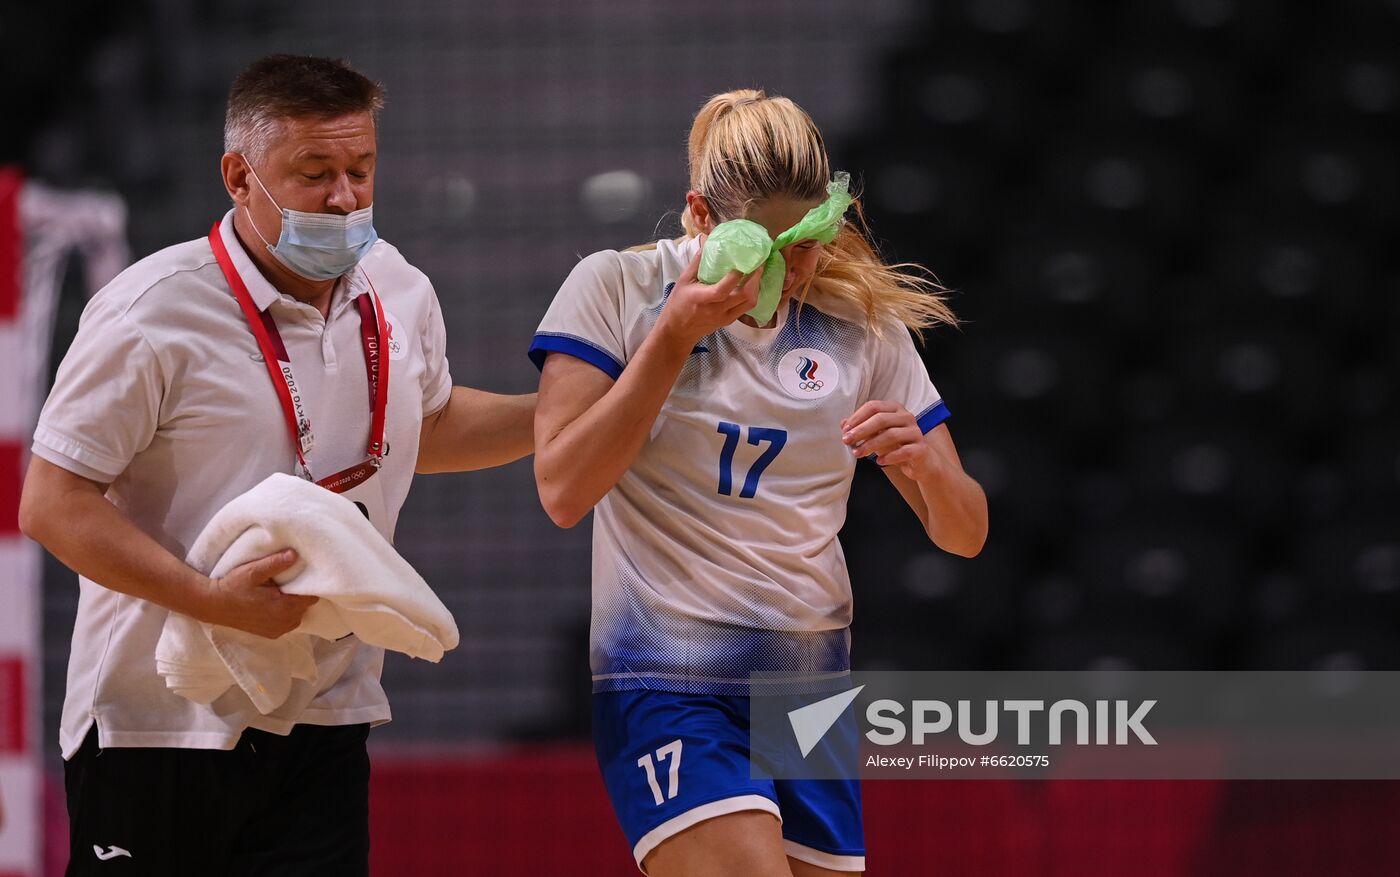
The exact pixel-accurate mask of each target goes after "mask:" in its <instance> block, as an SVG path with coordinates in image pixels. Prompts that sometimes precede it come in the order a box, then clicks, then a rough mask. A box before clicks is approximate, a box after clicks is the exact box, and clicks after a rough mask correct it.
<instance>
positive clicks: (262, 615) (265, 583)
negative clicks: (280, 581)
mask: <svg viewBox="0 0 1400 877" xmlns="http://www.w3.org/2000/svg"><path fill="white" fill-rule="evenodd" d="M296 562H297V553H296V552H295V551H293V550H291V549H290V548H288V549H286V550H284V551H279V552H277V553H276V554H269V555H267V556H266V557H260V558H258V559H257V560H250V561H248V562H247V563H245V564H243V565H241V566H236V567H234V568H233V569H231V570H229V572H228V574H227V575H225V576H222V577H220V578H217V579H210V580H209V591H208V593H207V599H206V601H205V610H204V611H203V612H202V613H200V616H199V620H200V621H204V622H207V623H209V624H221V625H223V626H224V627H233V628H237V629H238V630H245V631H247V632H248V633H255V634H257V635H258V636H264V637H267V638H268V639H276V638H277V637H279V636H281V635H282V634H284V633H288V632H290V631H293V630H296V628H297V625H299V624H301V617H302V616H303V615H305V614H306V610H307V609H309V608H311V604H313V603H315V602H316V601H317V600H318V599H320V598H319V597H305V596H301V595H298V594H284V593H282V589H281V588H279V587H278V586H277V583H276V582H274V581H273V580H272V578H273V576H275V575H277V574H278V573H280V572H282V571H284V570H286V569H288V568H290V567H291V565H292V564H294V563H296Z"/></svg>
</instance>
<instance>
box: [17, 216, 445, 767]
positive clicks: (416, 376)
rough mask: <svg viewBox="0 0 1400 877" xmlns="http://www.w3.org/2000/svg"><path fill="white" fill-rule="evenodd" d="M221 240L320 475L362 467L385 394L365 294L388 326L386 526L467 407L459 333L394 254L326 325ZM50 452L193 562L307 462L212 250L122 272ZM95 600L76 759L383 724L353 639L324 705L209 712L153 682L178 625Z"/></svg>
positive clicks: (90, 315) (226, 704)
mask: <svg viewBox="0 0 1400 877" xmlns="http://www.w3.org/2000/svg"><path fill="white" fill-rule="evenodd" d="M221 233H222V235H223V241H224V244H225V246H226V247H227V248H228V251H229V255H230V256H231V258H232V260H233V262H234V264H235V265H236V266H237V268H238V271H239V274H241V275H242V277H243V281H244V283H246V284H247V286H248V292H249V294H250V295H251V296H252V299H253V302H254V303H255V304H256V305H257V306H258V308H260V309H263V310H266V309H268V308H271V313H272V316H273V318H274V319H275V320H276V323H277V327H278V330H279V331H280V333H281V335H282V339H283V342H284V343H285V344H286V347H287V351H288V353H289V354H290V356H291V360H292V364H293V366H294V368H295V369H296V379H297V382H298V384H299V385H300V388H301V390H302V393H303V398H304V399H305V400H306V406H307V414H308V415H309V417H310V419H311V423H312V424H313V426H314V429H315V435H316V444H315V447H314V448H313V450H312V452H311V454H310V455H309V457H308V462H309V464H310V465H311V467H312V470H313V472H315V473H316V474H317V476H318V477H322V476H324V475H329V474H331V473H334V472H338V471H340V470H341V469H344V468H346V467H349V466H353V465H355V464H357V463H360V462H363V461H364V460H365V445H366V442H367V440H368V436H369V420H370V412H369V388H368V379H367V377H366V375H365V366H364V354H363V351H362V343H361V336H360V318H359V313H358V311H357V309H356V308H355V307H354V299H355V297H356V296H358V295H359V294H360V293H361V292H363V291H364V290H365V288H366V287H365V279H364V278H365V277H366V276H367V277H368V278H369V282H370V283H373V285H374V288H375V290H376V291H377V292H378V294H379V297H380V300H381V301H382V302H383V304H384V309H385V311H386V314H385V316H386V318H387V320H388V323H389V328H390V338H389V339H387V340H386V341H385V347H386V348H387V349H388V353H389V403H388V414H387V418H386V420H387V424H386V430H385V436H386V440H387V441H388V444H389V453H388V455H387V456H386V457H385V458H384V465H383V468H382V469H381V470H380V472H379V474H378V475H377V476H376V478H377V479H382V487H383V491H384V498H385V505H386V506H387V510H388V515H389V519H390V521H394V520H396V519H397V517H398V513H399V509H400V508H401V507H402V505H403V501H404V498H405V497H406V496H407V495H408V488H409V482H410V481H411V479H412V477H413V469H414V464H415V462H416V460H417V456H418V437H419V432H420V429H421V426H422V421H423V416H424V415H426V414H429V413H431V412H434V411H436V410H438V409H439V408H441V407H442V406H443V405H445V404H446V403H447V398H448V396H449V395H450V393H451V391H452V379H451V376H450V375H449V373H448V365H447V358H446V355H445V346H446V332H445V329H444V327H443V320H442V313H441V310H440V308H439V306H438V301H437V296H436V294H435V293H434V292H433V287H432V285H431V284H430V283H429V282H428V279H427V277H425V276H424V275H423V273H422V272H420V271H418V270H417V269H416V268H414V267H412V266H411V265H409V264H408V262H406V261H405V260H404V258H403V256H401V255H400V254H399V251H398V250H396V249H395V248H394V247H393V246H391V245H389V244H388V243H385V242H383V241H380V242H379V243H377V244H376V245H375V246H374V248H373V249H372V250H371V251H370V253H369V254H368V255H367V256H366V257H365V259H364V260H363V262H362V263H361V267H362V268H363V273H361V272H359V271H356V272H352V273H351V274H350V275H348V276H347V277H345V278H342V280H341V281H340V282H339V283H338V285H337V286H336V289H335V292H334V294H333V295H332V298H331V303H330V314H329V317H328V318H323V317H322V316H321V314H320V312H319V311H317V310H316V308H314V307H312V306H311V305H307V304H303V303H301V302H298V301H297V300H295V299H294V298H292V297H291V296H288V295H284V294H281V293H279V292H278V291H277V290H276V289H274V288H273V287H272V286H271V285H270V284H269V283H268V282H267V280H266V279H264V278H263V276H262V274H261V273H259V271H258V270H257V268H256V267H255V266H254V265H253V262H252V260H251V259H249V257H248V254H247V253H246V252H245V251H244V249H243V247H242V246H241V245H240V244H239V242H238V238H237V236H236V235H235V234H234V232H233V213H232V211H230V212H229V214H228V215H226V216H225V217H224V220H223V223H222V225H221ZM34 453H35V454H37V455H38V456H40V457H43V458H44V459H45V460H48V461H49V462H51V463H54V464H56V465H58V466H62V467H63V468H65V469H67V470H69V471H71V472H75V473H77V474H79V475H82V476H84V477H86V478H91V479H94V480H97V481H101V482H110V483H111V487H110V489H109V490H108V491H107V498H108V499H109V500H110V501H111V502H112V503H113V504H114V505H116V506H117V508H119V509H121V510H122V512H124V513H125V514H126V515H127V517H129V518H130V519H131V520H132V521H133V522H135V524H136V526H138V527H140V528H141V529H142V530H144V531H145V532H147V533H149V534H150V535H151V536H152V537H154V538H155V539H156V541H158V542H159V543H160V544H161V545H163V546H165V547H166V548H168V549H169V550H170V551H171V552H172V553H174V554H175V555H176V556H178V557H181V558H183V557H184V556H185V554H186V552H187V550H188V549H189V547H190V545H191V544H192V543H193V542H194V540H195V537H196V536H198V535H199V532H200V531H201V530H202V529H203V527H204V525H205V524H206V523H207V522H208V521H209V519H210V518H212V517H213V516H214V513H215V512H217V511H218V510H219V509H220V508H222V507H223V506H224V505H225V504H226V503H227V502H229V501H230V500H231V499H233V498H234V497H236V496H238V495H239V494H241V493H243V492H244V491H246V490H248V489H250V488H252V487H253V486H254V485H256V484H258V483H259V482H260V481H262V480H263V479H264V478H266V477H267V476H268V475H270V474H272V473H273V472H288V473H290V472H292V471H293V467H294V464H295V454H294V451H293V448H292V440H291V437H290V436H289V434H288V430H287V425H286V421H285V420H284V415H283V412H282V408H281V405H280V403H279V401H278V398H277V395H276V392H275V390H274V388H273V385H272V381H271V379H270V378H269V377H268V374H267V369H266V366H264V364H263V362H262V357H261V354H260V353H259V351H258V344H257V341H256V339H255V338H254V337H253V334H252V333H251V332H250V331H249V328H248V324H247V322H246V320H245V319H244V316H243V313H242V311H240V310H239V307H238V303H237V301H236V300H235V299H234V297H233V293H232V292H231V291H230V289H229V286H228V283H227V281H226V280H225V279H224V276H223V273H222V271H221V270H220V268H219V265H218V262H217V261H216V259H215V258H214V253H213V250H212V248H211V247H210V245H209V241H208V239H207V238H204V237H201V238H199V239H197V240H193V241H189V242H187V243H183V244H178V245H176V246H173V247H169V248H167V249H165V250H162V251H160V252H158V253H156V254H154V255H152V256H149V257H147V258H145V259H142V260H141V261H140V262H137V263H136V264H135V265H133V266H131V267H130V268H128V269H127V270H126V271H124V272H122V273H121V275H119V276H118V277H117V278H116V279H115V280H113V281H112V282H111V283H110V284H108V285H107V286H106V287H105V288H103V289H102V290H101V291H100V292H98V293H97V295H95V296H94V297H93V298H92V300H91V301H90V302H89V303H88V306H87V308H86V309H85V310H84V311H83V316H82V321H81V323H80V325H79V329H78V334H77V337H76V338H74V340H73V345H72V347H71V348H69V350H68V354H67V355H66V356H65V357H64V359H63V364H62V365H61V366H60V368H59V370H58V376H57V378H56V380H55V382H54V387H53V390H52V392H51V393H50V394H49V398H48V401H47V402H46V403H45V404H44V408H43V411H42V412H41V414H40V415H39V425H38V429H37V430H36V432H35V435H34ZM79 587H80V589H81V592H80V596H79V600H78V617H77V622H76V625H75V627H74V631H73V647H72V653H71V655H70V657H69V663H68V689H67V696H66V698H65V700H64V704H63V721H62V725H61V730H60V735H59V736H60V742H61V744H62V748H63V756H64V758H68V757H71V756H72V754H73V753H74V752H76V751H77V749H78V747H79V746H80V745H81V744H82V741H83V738H84V736H85V735H86V734H87V732H88V729H89V728H90V727H91V725H92V724H93V722H96V723H97V728H98V735H99V736H98V740H99V743H100V745H102V746H103V747H109V746H118V747H124V746H160V747H177V748H191V749H232V748H233V746H234V745H235V744H236V743H237V741H238V738H239V735H240V734H242V732H243V730H244V729H245V728H247V727H254V728H260V729H262V730H265V731H271V732H273V733H279V734H285V733H287V732H288V731H290V730H291V727H292V725H293V724H296V723H303V724H313V725H342V724H355V723H360V722H375V723H380V722H386V721H388V720H389V703H388V700H387V699H386V698H385V696H384V690H383V689H382V688H381V687H380V684H379V676H380V670H381V668H382V666H383V661H384V654H383V651H382V650H381V649H377V648H372V647H369V646H366V645H364V644H362V643H360V642H359V641H358V640H356V639H355V638H354V637H350V638H347V639H344V640H339V641H336V642H325V643H323V644H321V646H320V647H319V648H318V650H317V664H318V669H319V682H318V684H317V686H316V687H315V689H313V688H312V686H310V685H308V684H307V683H305V682H302V681H297V682H296V683H295V684H296V685H297V686H299V687H298V688H294V689H293V693H292V696H291V697H289V698H288V700H287V702H286V703H285V704H284V705H283V706H282V708H281V709H278V710H277V711H276V712H274V713H273V714H271V715H268V716H263V715H260V714H259V713H258V711H257V710H256V709H254V707H253V705H252V703H251V702H249V701H248V699H247V697H246V696H245V695H243V694H242V692H239V691H232V692H229V693H228V694H226V695H224V696H223V697H221V698H219V699H218V700H216V701H214V702H213V703H212V704H210V705H208V706H202V705H199V704H195V703H192V702H190V701H188V700H185V699H184V698H181V697H179V696H178V695H176V694H174V693H172V692H170V691H169V690H168V689H167V688H166V687H165V683H164V682H163V681H162V680H161V678H160V676H159V675H157V673H156V666H155V649H156V641H157V640H158V639H159V638H160V632H161V629H162V627H163V626H164V624H165V618H166V615H167V614H168V613H167V610H166V609H164V608H163V607H161V606H157V605H155V604H152V603H148V602H146V601H144V600H138V599H136V598H134V597H129V596H126V595H124V594H120V593H118V592H116V591H112V590H109V589H107V588H104V587H102V586H101V585H100V584H97V583H95V582H92V581H89V580H88V579H86V578H82V577H80V578H79Z"/></svg>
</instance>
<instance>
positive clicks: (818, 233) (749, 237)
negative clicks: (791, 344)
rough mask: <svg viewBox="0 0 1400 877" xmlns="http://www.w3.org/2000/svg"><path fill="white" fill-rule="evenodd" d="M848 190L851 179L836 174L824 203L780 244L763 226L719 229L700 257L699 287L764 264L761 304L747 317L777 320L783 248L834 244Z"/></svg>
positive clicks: (736, 223)
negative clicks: (810, 243) (806, 243)
mask: <svg viewBox="0 0 1400 877" xmlns="http://www.w3.org/2000/svg"><path fill="white" fill-rule="evenodd" d="M850 188H851V175H850V174H848V173H845V172H840V173H837V174H836V175H835V176H834V177H833V178H832V180H831V183H830V184H828V185H827V187H826V200H825V201H823V202H822V203H820V204H818V205H817V206H816V207H813V208H812V209H811V210H808V211H807V215H806V216H803V217H802V219H801V220H800V221H799V222H798V223H797V224H796V225H794V226H793V227H792V228H790V229H788V230H787V231H785V232H783V233H782V234H780V235H778V237H777V238H776V239H771V238H769V237H768V230H767V229H765V228H764V227H763V226H761V225H759V224H758V223H756V222H753V221H751V220H747V219H731V220H729V221H728V222H722V223H720V224H719V225H717V226H715V228H714V231H712V232H710V235H709V237H707V238H706V239H705V250H704V252H703V253H701V254H700V275H699V276H700V282H701V283H718V282H719V281H720V280H722V279H723V278H724V276H725V275H726V274H728V273H729V272H730V271H738V272H739V273H741V274H748V273H749V272H751V271H753V270H754V269H756V268H757V267H758V266H759V265H763V279H762V280H761V281H760V282H759V292H758V304H757V305H756V306H755V307H754V309H753V310H751V311H749V316H750V317H753V318H754V320H756V321H757V322H758V324H759V325H764V324H766V323H767V322H768V321H769V320H771V319H773V312H774V311H776V310H777V309H778V300H779V299H781V298H782V293H783V277H784V276H785V275H786V274H787V265H786V263H785V262H784V261H783V248H784V247H786V246H788V245H789V244H793V243H796V242H797V241H805V240H814V241H816V242H817V243H821V244H829V243H831V242H832V240H834V239H835V238H836V233H837V232H838V231H840V229H841V217H842V216H844V215H845V213H846V208H847V207H850V206H851V193H850Z"/></svg>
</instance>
